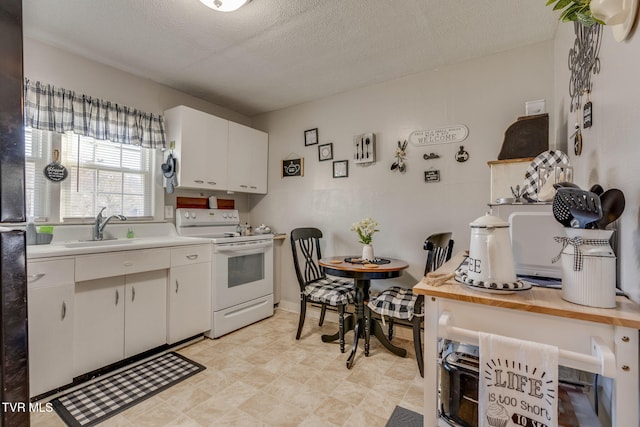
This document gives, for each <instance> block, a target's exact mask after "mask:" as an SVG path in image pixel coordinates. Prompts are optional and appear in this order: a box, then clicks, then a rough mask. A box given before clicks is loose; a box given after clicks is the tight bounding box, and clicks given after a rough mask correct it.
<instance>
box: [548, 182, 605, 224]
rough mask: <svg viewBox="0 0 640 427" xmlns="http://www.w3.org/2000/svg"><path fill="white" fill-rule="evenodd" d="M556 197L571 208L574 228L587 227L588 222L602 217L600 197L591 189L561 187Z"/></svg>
mask: <svg viewBox="0 0 640 427" xmlns="http://www.w3.org/2000/svg"><path fill="white" fill-rule="evenodd" d="M556 197H557V198H559V199H560V200H562V202H563V203H564V204H565V205H566V206H567V207H568V208H569V212H571V215H573V220H571V226H572V227H574V228H587V225H588V224H590V223H592V222H595V221H598V220H600V218H602V206H601V204H600V197H598V195H597V194H594V193H592V192H591V191H585V190H580V189H578V188H569V187H561V188H559V189H558V191H557V192H556Z"/></svg>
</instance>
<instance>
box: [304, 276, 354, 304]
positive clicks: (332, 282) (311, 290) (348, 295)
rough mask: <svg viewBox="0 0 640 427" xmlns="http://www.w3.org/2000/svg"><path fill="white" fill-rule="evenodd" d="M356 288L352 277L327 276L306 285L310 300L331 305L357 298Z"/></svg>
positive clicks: (306, 292)
mask: <svg viewBox="0 0 640 427" xmlns="http://www.w3.org/2000/svg"><path fill="white" fill-rule="evenodd" d="M355 292H356V288H355V285H354V284H353V280H351V279H343V278H328V277H325V278H323V279H320V280H316V281H315V282H311V283H308V284H307V285H306V286H305V287H304V295H305V296H306V297H307V299H308V300H309V301H312V302H318V303H323V304H329V305H331V306H338V305H346V304H351V303H353V301H354V300H355Z"/></svg>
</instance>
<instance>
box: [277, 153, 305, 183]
mask: <svg viewBox="0 0 640 427" xmlns="http://www.w3.org/2000/svg"><path fill="white" fill-rule="evenodd" d="M281 171H282V177H283V178H284V177H285V176H304V158H302V157H301V158H299V159H287V160H283V161H282V169H281Z"/></svg>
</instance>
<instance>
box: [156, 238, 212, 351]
mask: <svg viewBox="0 0 640 427" xmlns="http://www.w3.org/2000/svg"><path fill="white" fill-rule="evenodd" d="M210 259H211V246H210V245H198V246H187V247H184V248H174V249H172V250H171V270H170V272H169V284H168V286H167V302H168V314H167V342H168V343H169V344H173V343H176V342H178V341H180V340H183V339H185V338H189V337H192V336H194V335H197V334H199V333H202V332H206V331H208V330H210V329H211V264H210Z"/></svg>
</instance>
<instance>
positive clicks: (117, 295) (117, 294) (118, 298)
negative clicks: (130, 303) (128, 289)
mask: <svg viewBox="0 0 640 427" xmlns="http://www.w3.org/2000/svg"><path fill="white" fill-rule="evenodd" d="M118 301H120V293H119V292H118V290H117V289H116V305H118Z"/></svg>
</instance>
